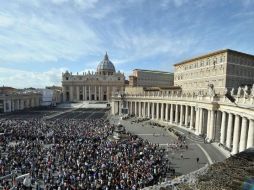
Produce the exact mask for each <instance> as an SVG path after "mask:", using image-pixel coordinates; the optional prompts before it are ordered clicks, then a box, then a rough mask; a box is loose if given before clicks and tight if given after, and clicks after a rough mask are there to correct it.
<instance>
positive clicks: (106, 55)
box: [104, 51, 108, 60]
mask: <svg viewBox="0 0 254 190" xmlns="http://www.w3.org/2000/svg"><path fill="white" fill-rule="evenodd" d="M104 60H108V53H107V51H106V54H105V56H104Z"/></svg>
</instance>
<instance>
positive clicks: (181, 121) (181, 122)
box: [180, 105, 183, 126]
mask: <svg viewBox="0 0 254 190" xmlns="http://www.w3.org/2000/svg"><path fill="white" fill-rule="evenodd" d="M182 125H183V105H180V126H182Z"/></svg>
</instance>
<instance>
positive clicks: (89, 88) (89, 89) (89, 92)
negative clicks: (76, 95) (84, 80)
mask: <svg viewBox="0 0 254 190" xmlns="http://www.w3.org/2000/svg"><path fill="white" fill-rule="evenodd" d="M88 94H89V95H88V96H89V101H91V86H90V85H89V87H88Z"/></svg>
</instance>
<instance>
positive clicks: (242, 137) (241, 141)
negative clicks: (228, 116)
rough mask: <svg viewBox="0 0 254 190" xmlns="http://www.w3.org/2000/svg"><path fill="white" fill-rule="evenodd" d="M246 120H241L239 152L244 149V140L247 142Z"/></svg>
mask: <svg viewBox="0 0 254 190" xmlns="http://www.w3.org/2000/svg"><path fill="white" fill-rule="evenodd" d="M247 128H248V126H247V118H246V117H243V118H242V126H241V137H240V146H239V152H242V151H244V150H245V149H246V140H247Z"/></svg>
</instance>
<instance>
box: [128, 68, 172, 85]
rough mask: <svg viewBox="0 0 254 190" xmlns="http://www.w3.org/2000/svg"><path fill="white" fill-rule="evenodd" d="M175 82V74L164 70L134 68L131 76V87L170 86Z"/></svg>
mask: <svg viewBox="0 0 254 190" xmlns="http://www.w3.org/2000/svg"><path fill="white" fill-rule="evenodd" d="M173 84H174V74H173V73H169V72H164V71H153V70H142V69H134V70H133V73H132V75H130V76H129V86H130V87H169V86H173Z"/></svg>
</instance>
